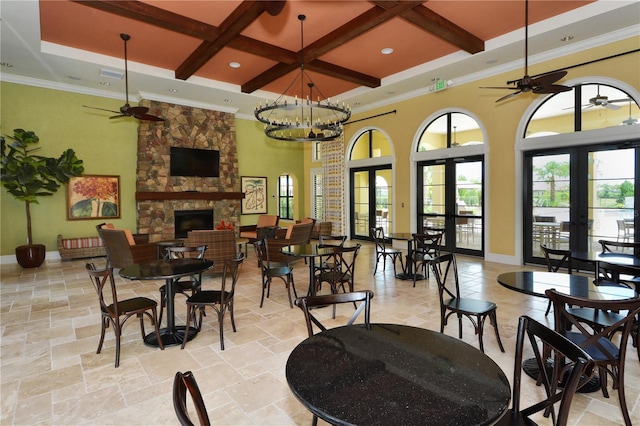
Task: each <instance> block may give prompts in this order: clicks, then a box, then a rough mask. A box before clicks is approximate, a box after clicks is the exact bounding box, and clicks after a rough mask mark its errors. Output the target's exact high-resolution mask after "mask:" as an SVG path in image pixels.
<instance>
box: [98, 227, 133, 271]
mask: <svg viewBox="0 0 640 426" xmlns="http://www.w3.org/2000/svg"><path fill="white" fill-rule="evenodd" d="M98 235H100V238H102V241H103V242H104V246H105V250H106V253H107V264H108V265H109V267H110V268H124V267H125V266H129V265H132V264H134V263H136V262H135V260H134V258H133V253H132V251H131V244H130V240H129V239H128V238H127V235H126V233H125V231H124V230H123V229H108V228H99V229H98Z"/></svg>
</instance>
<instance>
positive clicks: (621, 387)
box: [616, 348, 632, 426]
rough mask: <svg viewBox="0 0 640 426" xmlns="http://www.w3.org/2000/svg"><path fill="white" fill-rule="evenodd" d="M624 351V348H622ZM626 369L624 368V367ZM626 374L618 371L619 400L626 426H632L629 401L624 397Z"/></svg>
mask: <svg viewBox="0 0 640 426" xmlns="http://www.w3.org/2000/svg"><path fill="white" fill-rule="evenodd" d="M622 350H624V348H622ZM623 368H624V367H623ZM623 372H624V369H623V371H620V369H618V374H617V376H618V377H617V378H616V379H617V380H616V382H617V383H618V400H619V401H620V408H621V409H622V417H623V418H624V424H625V425H626V426H631V425H632V423H631V418H630V417H629V408H628V407H627V401H626V398H625V395H624V375H623V374H622V373H623Z"/></svg>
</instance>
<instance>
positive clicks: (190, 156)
mask: <svg viewBox="0 0 640 426" xmlns="http://www.w3.org/2000/svg"><path fill="white" fill-rule="evenodd" d="M169 174H170V175H171V176H200V177H220V151H215V150H212V149H196V148H180V147H176V146H172V147H171V157H170V167H169Z"/></svg>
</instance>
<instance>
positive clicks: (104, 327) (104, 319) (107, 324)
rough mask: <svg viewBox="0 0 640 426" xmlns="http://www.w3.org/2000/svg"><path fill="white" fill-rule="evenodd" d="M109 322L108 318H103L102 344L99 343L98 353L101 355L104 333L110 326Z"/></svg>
mask: <svg viewBox="0 0 640 426" xmlns="http://www.w3.org/2000/svg"><path fill="white" fill-rule="evenodd" d="M108 321H109V320H108V319H107V317H102V330H100V342H98V350H97V351H96V354H99V353H100V351H101V350H102V344H103V343H104V333H105V331H106V329H107V327H108V326H109V323H108Z"/></svg>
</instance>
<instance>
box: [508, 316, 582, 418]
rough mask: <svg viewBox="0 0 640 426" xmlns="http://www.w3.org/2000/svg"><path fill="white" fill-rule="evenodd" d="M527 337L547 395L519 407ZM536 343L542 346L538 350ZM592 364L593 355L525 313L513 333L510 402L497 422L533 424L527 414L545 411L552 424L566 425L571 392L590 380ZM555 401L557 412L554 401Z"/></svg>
mask: <svg viewBox="0 0 640 426" xmlns="http://www.w3.org/2000/svg"><path fill="white" fill-rule="evenodd" d="M527 340H528V341H529V345H530V346H531V349H532V350H533V353H534V354H535V359H536V362H537V364H538V368H539V371H540V372H541V373H540V381H541V384H542V385H543V386H544V390H545V395H546V398H545V399H544V400H542V401H539V402H536V403H535V404H533V405H531V406H529V407H526V408H521V407H520V402H521V400H522V399H523V398H522V394H523V392H522V389H521V386H522V358H523V354H524V352H525V342H526V341H527ZM539 344H541V345H542V347H543V348H544V350H541V348H540V347H539ZM549 358H551V359H552V360H553V368H552V369H549V368H548V367H547V365H548V364H547V360H548V359H549ZM594 367H595V363H594V361H593V359H592V358H591V357H590V356H589V355H588V354H587V353H586V352H585V351H584V350H583V349H582V348H580V347H579V346H578V345H576V344H575V343H574V342H572V341H571V340H569V339H567V338H566V337H564V336H563V335H561V334H560V333H558V332H556V331H554V330H551V329H550V328H547V327H546V326H544V325H542V324H541V323H539V322H538V321H536V320H534V319H532V318H529V317H528V316H521V317H520V319H519V321H518V334H517V337H516V355H515V363H514V368H513V391H512V398H511V401H512V405H511V408H510V409H509V410H507V413H506V414H505V415H504V416H503V417H502V419H500V421H499V422H498V423H497V426H521V425H522V426H524V425H534V424H535V423H534V422H533V420H531V419H530V416H532V415H533V414H536V413H539V412H541V411H545V415H547V414H550V415H551V420H552V424H553V425H554V426H565V425H566V424H567V420H568V418H569V409H570V407H571V402H572V400H573V396H574V395H575V393H576V391H577V390H578V389H580V388H581V387H582V386H583V385H584V384H586V383H587V382H588V381H589V379H590V378H591V375H592V374H593V371H594ZM549 370H551V371H549ZM550 372H551V374H549V373H550ZM558 383H562V386H561V387H560V386H558ZM558 402H559V405H558V409H557V412H556V410H555V404H556V403H558Z"/></svg>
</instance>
